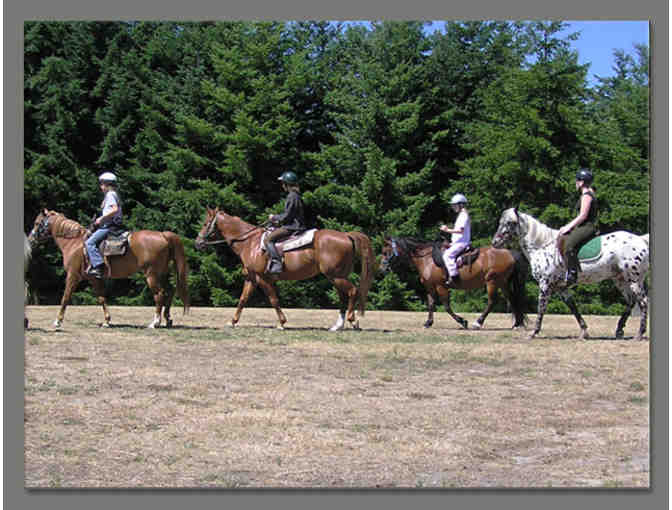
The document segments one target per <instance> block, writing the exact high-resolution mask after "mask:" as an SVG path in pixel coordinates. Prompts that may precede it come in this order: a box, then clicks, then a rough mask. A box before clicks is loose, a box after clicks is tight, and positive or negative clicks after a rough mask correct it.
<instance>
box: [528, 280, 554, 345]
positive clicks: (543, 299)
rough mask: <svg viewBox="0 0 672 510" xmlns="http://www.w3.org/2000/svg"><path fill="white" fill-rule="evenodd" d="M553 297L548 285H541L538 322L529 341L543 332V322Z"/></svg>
mask: <svg viewBox="0 0 672 510" xmlns="http://www.w3.org/2000/svg"><path fill="white" fill-rule="evenodd" d="M550 297H551V291H550V289H549V288H548V284H547V283H540V284H539V303H538V305H537V321H536V323H535V324H534V330H533V331H532V333H530V335H529V337H528V338H529V339H530V340H532V339H533V338H534V337H535V336H537V334H538V333H539V331H541V322H542V321H543V320H544V314H545V313H546V308H547V307H548V300H549V299H550Z"/></svg>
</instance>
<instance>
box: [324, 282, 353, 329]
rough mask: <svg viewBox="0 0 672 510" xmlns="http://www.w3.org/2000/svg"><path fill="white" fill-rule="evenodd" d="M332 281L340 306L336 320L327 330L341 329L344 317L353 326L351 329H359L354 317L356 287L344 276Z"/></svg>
mask: <svg viewBox="0 0 672 510" xmlns="http://www.w3.org/2000/svg"><path fill="white" fill-rule="evenodd" d="M332 283H333V284H334V286H335V287H336V290H337V291H338V295H339V297H340V299H341V308H340V310H339V316H338V319H337V320H336V323H335V324H334V325H333V326H332V327H331V328H330V329H329V331H338V330H341V329H343V325H344V323H345V318H346V317H347V319H348V321H350V325H351V326H352V327H353V329H360V328H359V321H358V320H357V318H356V317H355V303H357V296H358V294H359V291H358V290H357V287H355V286H354V285H353V284H352V283H351V282H350V281H349V280H348V279H346V278H334V279H333V280H332ZM346 301H347V305H346ZM346 306H347V308H346Z"/></svg>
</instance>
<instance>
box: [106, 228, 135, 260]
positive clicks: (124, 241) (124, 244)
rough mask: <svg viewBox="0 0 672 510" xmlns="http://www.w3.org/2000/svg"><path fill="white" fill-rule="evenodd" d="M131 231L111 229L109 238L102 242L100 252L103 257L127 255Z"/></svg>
mask: <svg viewBox="0 0 672 510" xmlns="http://www.w3.org/2000/svg"><path fill="white" fill-rule="evenodd" d="M130 237H131V233H130V232H128V231H126V232H123V231H122V232H114V231H110V233H109V234H108V235H107V238H106V239H105V240H104V241H103V242H102V243H100V253H101V254H102V255H103V257H113V256H116V255H125V254H126V250H127V249H128V241H129V238H130Z"/></svg>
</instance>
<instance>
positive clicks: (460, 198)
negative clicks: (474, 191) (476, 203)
mask: <svg viewBox="0 0 672 510" xmlns="http://www.w3.org/2000/svg"><path fill="white" fill-rule="evenodd" d="M466 203H467V197H465V196H464V195H463V194H462V193H457V194H456V195H453V198H451V199H450V205H455V204H466Z"/></svg>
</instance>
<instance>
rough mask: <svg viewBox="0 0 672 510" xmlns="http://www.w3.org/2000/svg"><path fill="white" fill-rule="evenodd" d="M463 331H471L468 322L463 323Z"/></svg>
mask: <svg viewBox="0 0 672 510" xmlns="http://www.w3.org/2000/svg"><path fill="white" fill-rule="evenodd" d="M462 329H469V323H468V322H467V321H464V322H463V323H462Z"/></svg>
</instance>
